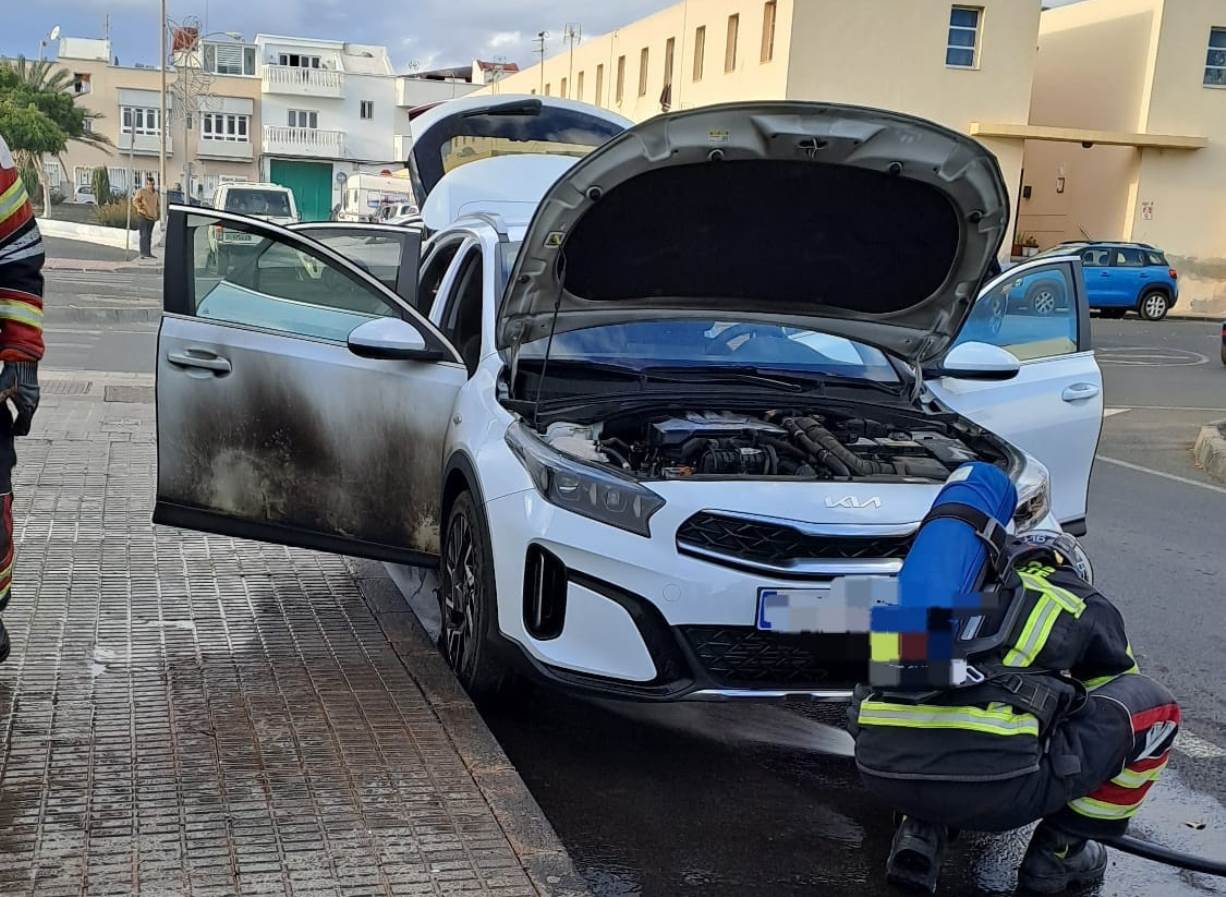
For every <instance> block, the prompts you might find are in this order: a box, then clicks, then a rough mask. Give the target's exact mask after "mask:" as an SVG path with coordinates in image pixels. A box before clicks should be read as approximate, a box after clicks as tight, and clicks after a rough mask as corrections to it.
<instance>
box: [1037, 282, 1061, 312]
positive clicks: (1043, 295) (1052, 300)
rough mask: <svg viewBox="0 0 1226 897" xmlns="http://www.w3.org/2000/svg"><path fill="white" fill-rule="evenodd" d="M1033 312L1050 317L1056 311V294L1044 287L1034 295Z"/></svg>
mask: <svg viewBox="0 0 1226 897" xmlns="http://www.w3.org/2000/svg"><path fill="white" fill-rule="evenodd" d="M1034 310H1035V312H1036V313H1038V314H1040V315H1050V314H1051V313H1052V312H1054V311H1055V310H1056V294H1055V293H1054V292H1053V291H1052V290H1051V289H1050V288H1048V287H1044V288H1043V289H1041V290H1039V291H1038V292H1037V293H1035V294H1034Z"/></svg>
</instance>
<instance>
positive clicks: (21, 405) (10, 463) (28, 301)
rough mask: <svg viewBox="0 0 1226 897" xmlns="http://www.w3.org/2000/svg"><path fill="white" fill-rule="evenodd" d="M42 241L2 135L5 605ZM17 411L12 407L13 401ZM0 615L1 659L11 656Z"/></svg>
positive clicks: (36, 338)
mask: <svg viewBox="0 0 1226 897" xmlns="http://www.w3.org/2000/svg"><path fill="white" fill-rule="evenodd" d="M43 258H44V256H43V241H42V237H41V235H40V234H39V232H38V224H37V223H35V221H34V210H33V208H31V206H30V198H29V196H27V195H26V188H25V183H24V182H23V181H22V179H21V174H20V173H19V172H18V170H17V166H16V164H14V161H13V155H12V153H10V152H9V148H8V144H6V143H5V142H4V138H3V137H0V362H2V363H3V367H2V368H0V409H2V410H0V611H3V610H4V609H5V608H6V607H7V606H8V603H9V599H10V598H11V597H12V581H13V559H14V555H15V547H14V544H13V467H14V466H15V465H16V464H17V453H16V451H15V448H14V444H13V441H14V440H13V437H15V436H25V435H26V434H28V433H29V432H30V421H31V420H32V419H33V417H34V412H35V411H36V410H38V362H39V360H40V359H41V358H42V357H43V274H42V269H43ZM10 402H11V403H12V407H13V409H14V410H15V411H16V417H14V416H13V415H12V413H11V412H10V411H9V403H10ZM9 650H10V643H9V635H8V631H7V630H6V629H5V628H4V623H3V621H0V663H3V662H4V661H5V660H6V659H7V658H8V656H9Z"/></svg>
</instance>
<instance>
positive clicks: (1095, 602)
mask: <svg viewBox="0 0 1226 897" xmlns="http://www.w3.org/2000/svg"><path fill="white" fill-rule="evenodd" d="M1016 502H1017V494H1016V492H1015V490H1014V487H1013V485H1012V483H1011V482H1010V481H1009V479H1008V477H1007V476H1006V475H1005V474H1004V473H1002V472H1001V471H1000V470H999V469H997V468H996V467H994V466H992V465H989V464H983V463H976V464H970V465H965V466H963V467H961V468H959V469H958V470H957V471H956V472H955V473H954V474H953V476H952V477H951V478H950V481H949V482H948V483H947V484H946V486H945V488H944V489H943V490H942V491H941V494H940V496H939V497H938V499H937V502H936V504H935V505H934V506H933V510H932V512H931V513H930V514H929V516H928V518H927V519H926V520H925V523H924V526H923V527H922V528H921V530H920V532H919V533H918V534H917V537H916V540H915V542H914V543H913V545H912V548H911V550H910V551H909V553H908V555H907V559H906V561H905V563H904V565H903V569H902V572H901V574H900V576H899V602H898V604H897V605H894V606H890V607H882V608H876V609H874V611H873V615H872V624H871V634H870V641H871V648H870V651H871V658H872V659H871V663H870V683H869V684H868V685H867V686H861V687H859V688H857V689H856V696H855V700H854V702H853V705H852V708H851V723H852V732H853V734H854V735H855V736H856V764H857V767H858V768H859V771H860V775H861V778H862V780H863V782H864V784H865V786H866V788H868V789H869V790H870V791H871V792H873V793H874V794H875V795H876V796H878V797H879V798H881V799H882V800H883V801H884V802H886V803H887V804H889V805H890V806H891V807H893V808H894V809H895V810H896V812H897V813H898V814H899V818H900V820H901V824H900V825H899V827H898V829H897V831H896V832H895V836H894V841H893V845H892V849H891V853H890V858H889V861H888V863H887V867H886V874H887V878H888V879H889V881H890V882H891V883H894V884H896V885H901V886H905V887H910V888H914V889H917V890H924V891H928V892H933V891H935V890H936V885H937V878H938V875H939V871H940V863H941V858H942V855H943V852H944V849H945V844H946V842H947V840H948V838H949V837H950V836H951V833H954V832H956V831H958V830H970V831H983V832H1003V831H1009V830H1012V829H1017V828H1021V827H1023V826H1026V825H1028V824H1030V823H1032V822H1035V821H1039V820H1041V821H1040V823H1039V826H1038V827H1037V828H1036V829H1035V831H1034V834H1033V836H1032V837H1031V840H1030V844H1029V847H1028V849H1027V851H1026V854H1025V857H1024V859H1023V860H1022V864H1021V868H1020V870H1019V873H1018V884H1019V885H1020V886H1021V888H1022V889H1024V890H1028V891H1031V892H1036V893H1041V894H1055V893H1060V892H1062V891H1064V890H1066V889H1067V888H1069V887H1073V886H1080V885H1089V884H1093V883H1095V882H1098V881H1100V880H1101V879H1102V877H1103V874H1104V871H1105V869H1106V865H1107V858H1106V849H1105V848H1104V847H1103V846H1102V845H1101V844H1099V843H1098V842H1097V841H1096V840H1095V839H1096V838H1105V837H1110V836H1114V835H1119V834H1122V833H1123V832H1124V830H1125V829H1126V828H1127V826H1128V823H1129V820H1130V819H1131V818H1132V816H1133V815H1134V814H1136V812H1137V811H1138V810H1139V809H1140V807H1141V805H1142V803H1143V802H1144V800H1145V796H1146V793H1147V792H1148V791H1149V789H1150V788H1151V786H1152V785H1153V783H1154V782H1155V781H1156V780H1157V778H1158V776H1159V775H1160V774H1161V772H1162V769H1163V768H1164V767H1165V765H1166V763H1167V758H1168V756H1169V754H1170V750H1171V746H1172V744H1173V743H1174V740H1175V735H1176V732H1177V730H1178V726H1179V707H1178V706H1177V705H1176V703H1175V700H1174V698H1173V697H1172V696H1171V694H1170V693H1169V692H1168V691H1167V690H1166V689H1165V688H1163V687H1162V686H1161V685H1159V684H1158V683H1157V682H1154V681H1153V680H1151V679H1149V678H1147V677H1145V676H1142V675H1141V674H1140V673H1139V671H1138V669H1137V665H1136V662H1135V661H1134V659H1133V656H1132V650H1131V647H1130V646H1129V643H1128V637H1127V635H1126V634H1125V631H1124V622H1123V619H1122V617H1121V616H1120V612H1119V611H1118V610H1117V609H1116V608H1115V606H1114V605H1113V604H1111V602H1110V601H1108V600H1107V599H1106V598H1105V597H1104V596H1103V595H1102V594H1101V593H1100V592H1098V591H1097V590H1095V589H1094V588H1093V586H1091V585H1090V584H1089V582H1088V580H1089V579H1091V578H1092V573H1091V572H1090V571H1089V565H1088V560H1086V558H1085V556H1084V554H1082V553H1081V549H1080V547H1079V546H1078V545H1077V543H1076V540H1075V539H1073V538H1072V537H1071V536H1068V535H1065V534H1055V533H1044V534H1038V535H1035V536H1031V537H1024V538H1021V539H1017V538H1014V537H1011V536H1007V535H1006V530H1005V526H1006V524H1007V523H1008V521H1010V520H1011V519H1012V516H1013V512H1014V509H1015V505H1016Z"/></svg>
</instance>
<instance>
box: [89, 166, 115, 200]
mask: <svg viewBox="0 0 1226 897" xmlns="http://www.w3.org/2000/svg"><path fill="white" fill-rule="evenodd" d="M89 183H90V185H91V186H92V187H93V188H94V196H95V197H97V201H98V202H102V201H103V200H102V198H103V197H104V196H110V195H111V176H110V175H109V174H107V173H106V169H105V168H103V167H102V166H101V165H99V166H98V167H97V168H95V169H94V173H93V175H91V176H90V179H89Z"/></svg>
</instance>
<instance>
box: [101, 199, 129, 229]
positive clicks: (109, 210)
mask: <svg viewBox="0 0 1226 897" xmlns="http://www.w3.org/2000/svg"><path fill="white" fill-rule="evenodd" d="M94 217H95V219H97V221H98V223H99V224H101V225H102V226H103V227H118V228H124V227H126V226H127V223H128V204H127V202H126V201H125V202H108V203H105V204H104V205H100V206H98V207H97V208H95V209H94ZM132 224H133V229H135V224H136V216H135V215H133V216H132Z"/></svg>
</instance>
